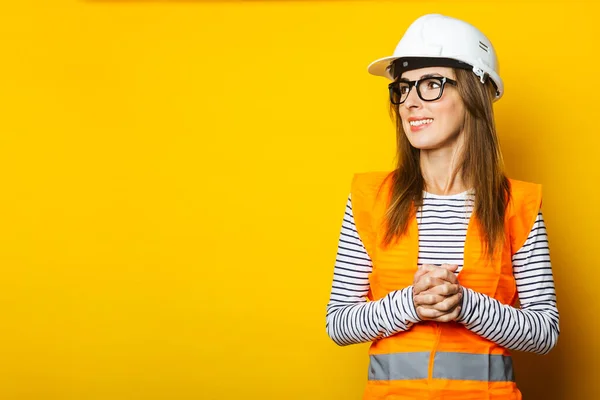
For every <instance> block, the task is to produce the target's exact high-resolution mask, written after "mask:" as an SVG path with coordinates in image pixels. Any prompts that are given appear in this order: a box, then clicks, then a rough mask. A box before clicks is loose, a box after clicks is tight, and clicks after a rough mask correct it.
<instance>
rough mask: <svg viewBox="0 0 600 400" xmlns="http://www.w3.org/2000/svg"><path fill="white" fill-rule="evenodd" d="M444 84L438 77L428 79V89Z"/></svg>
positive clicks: (437, 87)
mask: <svg viewBox="0 0 600 400" xmlns="http://www.w3.org/2000/svg"><path fill="white" fill-rule="evenodd" d="M441 86H442V85H441V84H440V82H439V81H438V80H437V79H430V80H428V81H427V86H426V87H427V89H432V90H433V89H439V88H440V87H441Z"/></svg>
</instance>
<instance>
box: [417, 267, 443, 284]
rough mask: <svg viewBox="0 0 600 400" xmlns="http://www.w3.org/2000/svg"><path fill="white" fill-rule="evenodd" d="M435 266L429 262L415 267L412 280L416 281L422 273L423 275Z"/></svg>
mask: <svg viewBox="0 0 600 400" xmlns="http://www.w3.org/2000/svg"><path fill="white" fill-rule="evenodd" d="M436 268H438V267H436V266H435V265H431V264H423V265H419V266H418V267H417V272H415V276H414V279H413V282H416V281H418V280H419V279H420V278H421V277H422V276H423V275H425V274H426V273H428V272H430V271H433V270H434V269H436Z"/></svg>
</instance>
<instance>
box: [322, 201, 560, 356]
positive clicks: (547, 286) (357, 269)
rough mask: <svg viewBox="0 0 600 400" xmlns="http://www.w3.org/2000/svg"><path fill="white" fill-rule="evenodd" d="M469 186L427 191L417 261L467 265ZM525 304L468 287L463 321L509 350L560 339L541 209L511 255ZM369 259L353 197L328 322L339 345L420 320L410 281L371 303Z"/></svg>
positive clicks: (544, 346)
mask: <svg viewBox="0 0 600 400" xmlns="http://www.w3.org/2000/svg"><path fill="white" fill-rule="evenodd" d="M472 210H473V197H472V194H471V193H461V194H458V195H452V196H436V195H432V194H426V196H425V198H424V202H423V207H422V209H421V210H420V212H419V213H418V215H417V221H418V225H419V261H418V263H419V264H420V265H422V264H437V265H439V264H443V263H448V264H458V265H459V269H458V270H457V273H458V272H459V271H460V269H461V268H462V265H463V251H464V241H465V238H466V228H467V223H468V219H469V218H470V215H471V212H472ZM513 267H514V275H515V280H516V283H517V291H518V294H519V301H520V303H521V309H517V308H514V307H511V306H507V305H503V304H501V303H500V302H499V301H498V300H496V299H493V298H491V297H488V296H485V295H482V294H479V293H476V292H474V291H473V290H470V289H467V288H465V291H464V294H465V296H464V298H463V309H462V311H461V315H460V316H459V322H461V323H464V324H465V326H466V327H467V328H468V329H470V330H471V331H473V332H475V333H477V334H479V335H481V336H483V337H485V338H487V339H489V340H492V341H494V342H496V343H498V344H500V345H502V346H505V347H506V348H508V349H516V350H523V351H531V352H536V353H541V354H544V353H547V352H548V351H550V349H552V348H553V347H554V345H555V344H556V342H557V339H558V334H559V328H558V325H559V324H558V321H559V318H558V310H557V307H556V295H555V292H554V280H553V277H552V269H551V264H550V256H549V249H548V238H547V235H546V229H545V225H544V220H543V217H542V214H541V212H540V213H539V215H538V218H537V220H536V222H535V224H534V226H533V227H532V229H531V232H530V234H529V237H528V239H527V241H526V243H525V244H524V245H523V247H522V248H521V249H520V250H519V251H518V252H517V253H516V254H515V255H514V256H513ZM371 270H372V263H371V260H370V258H369V256H368V254H367V252H366V250H365V248H364V246H363V243H362V241H361V239H360V237H359V235H358V232H357V231H356V226H355V224H354V217H353V215H352V201H351V197H350V196H348V201H347V204H346V212H345V215H344V220H343V223H342V230H341V234H340V239H339V244H338V253H337V258H336V262H335V268H334V276H333V284H332V289H331V296H330V300H329V303H328V305H327V317H326V322H327V323H326V329H327V333H328V335H329V336H330V337H331V339H332V340H333V341H334V342H335V343H337V344H339V345H349V344H353V343H363V342H369V341H373V340H375V339H377V338H381V337H387V336H390V335H393V334H395V333H398V332H401V331H405V330H407V329H410V327H411V326H412V325H413V324H415V323H417V322H419V318H418V316H417V314H416V311H415V308H414V304H413V302H412V286H409V287H406V288H403V289H399V290H396V291H393V292H391V293H389V294H388V295H387V296H385V297H384V298H382V299H380V300H377V301H371V302H367V294H368V291H369V280H368V276H369V274H370V272H371Z"/></svg>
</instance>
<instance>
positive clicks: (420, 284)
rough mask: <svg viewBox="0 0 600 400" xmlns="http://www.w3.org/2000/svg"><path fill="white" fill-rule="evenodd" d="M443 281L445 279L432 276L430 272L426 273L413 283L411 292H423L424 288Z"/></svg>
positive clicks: (440, 283) (426, 288)
mask: <svg viewBox="0 0 600 400" xmlns="http://www.w3.org/2000/svg"><path fill="white" fill-rule="evenodd" d="M444 283H445V281H443V280H441V279H439V278H434V277H432V276H431V275H430V274H427V275H425V276H423V277H422V278H421V279H419V280H418V281H417V282H416V283H414V284H413V294H415V295H417V294H419V293H421V292H424V291H425V290H428V289H430V288H432V287H434V286H437V285H442V284H444Z"/></svg>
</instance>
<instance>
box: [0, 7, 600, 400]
mask: <svg viewBox="0 0 600 400" xmlns="http://www.w3.org/2000/svg"><path fill="white" fill-rule="evenodd" d="M434 11H437V12H442V13H447V14H449V15H452V16H456V17H460V18H465V19H467V20H469V21H471V22H473V23H474V24H476V25H477V26H479V27H480V28H481V29H482V30H483V31H484V32H486V33H487V34H488V36H489V37H490V38H491V40H492V42H493V43H494V44H495V46H496V49H497V51H498V53H499V55H500V62H501V73H502V75H503V77H504V79H505V82H506V95H505V97H504V98H503V99H502V100H501V101H500V102H499V103H497V107H496V111H497V118H498V127H499V131H500V133H501V137H502V145H503V148H504V152H505V156H506V159H507V164H508V168H509V172H510V174H511V176H512V177H515V178H518V179H524V180H531V181H536V182H540V183H542V184H543V185H544V190H545V202H544V212H545V216H546V222H547V225H548V230H549V234H550V239H551V251H552V257H553V265H554V269H555V276H556V284H557V290H558V295H559V307H560V311H561V328H562V335H561V338H560V344H559V346H558V347H557V348H556V350H555V351H554V352H553V353H552V354H551V355H549V356H546V357H537V356H529V355H519V356H518V360H517V376H518V379H519V383H520V385H521V386H522V388H523V391H524V393H525V395H526V396H527V397H526V398H527V399H569V400H571V399H593V398H600V386H599V383H598V379H597V378H598V369H597V368H598V365H599V353H600V344H599V343H598V340H597V338H598V329H600V323H599V322H598V317H597V310H598V307H600V300H598V297H597V288H598V281H599V280H600V268H599V267H600V263H599V262H598V251H597V247H598V246H597V244H596V241H597V237H598V235H597V231H598V225H599V223H600V217H599V213H600V211H599V208H598V206H597V204H598V196H599V194H600V193H599V190H598V182H600V174H599V171H600V168H598V159H599V156H598V145H599V144H600V143H599V142H600V141H599V138H598V134H599V132H598V125H597V118H598V109H597V105H598V100H597V99H598V96H599V95H600V90H599V87H600V84H599V82H600V78H599V75H598V63H597V58H595V56H594V54H595V53H597V40H598V38H599V37H600V29H599V23H598V15H599V14H598V11H597V8H596V7H595V6H592V5H591V3H590V4H586V3H584V2H581V1H579V2H578V1H553V2H541V1H536V2H529V3H518V2H514V1H513V2H501V1H490V2H475V1H463V2H457V1H441V2H433V1H427V2H420V1H414V2H404V1H397V2H390V1H387V2H383V1H382V2H378V1H371V2H359V1H348V2H346V1H331V2H326V1H300V2H292V1H275V0H271V1H267V2H264V3H263V2H236V1H224V2H223V1H221V2H219V1H213V2H203V1H197V2H193V1H181V2H177V1H171V2H151V1H148V2H143V1H137V2H136V1H112V2H110V1H74V0H73V1H68V0H53V1H23V0H19V1H11V2H9V1H4V2H3V4H2V9H1V11H0V51H1V55H2V62H1V63H0V115H1V118H0V171H1V172H0V182H1V184H2V191H1V193H2V194H1V196H0V263H1V266H2V270H1V271H2V276H1V277H0V309H1V310H2V311H1V315H2V317H0V319H1V323H0V327H1V330H0V359H1V361H0V399H3V400H4V399H8V400H12V399H36V400H38V399H39V400H51V399H77V400H79V399H81V400H83V399H85V400H88V399H89V400H91V399H110V400H120V399H211V400H212V399H214V400H222V399H236V400H237V399H276V400H279V399H311V400H312V399H328V400H329V399H340V400H342V399H343V400H349V399H359V398H361V392H362V389H363V387H364V383H365V379H366V365H367V356H366V352H367V347H366V345H358V346H351V347H345V348H339V347H337V346H336V345H334V344H333V343H332V342H331V341H330V340H329V338H328V337H327V336H326V334H325V305H326V303H327V300H328V295H329V288H330V283H331V276H332V271H333V262H334V259H335V252H336V244H337V238H338V235H339V230H340V225H341V220H342V215H343V210H344V206H345V200H346V196H347V194H348V190H349V184H350V179H351V176H352V173H354V172H355V171H366V170H382V169H388V168H391V166H392V165H393V155H394V149H393V145H394V140H393V131H392V126H391V124H390V122H389V118H388V114H387V109H386V96H387V92H386V82H385V80H383V79H380V78H375V77H371V76H369V75H368V74H367V73H366V65H367V64H368V63H369V62H370V61H371V60H373V59H375V58H377V57H381V56H385V55H388V54H389V53H391V51H392V50H393V48H394V47H395V45H396V42H397V40H398V39H399V37H400V35H401V34H402V32H403V31H404V29H405V28H406V26H407V25H408V23H410V22H411V21H412V20H413V19H415V18H416V17H417V16H419V15H420V14H423V13H427V12H434Z"/></svg>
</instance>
